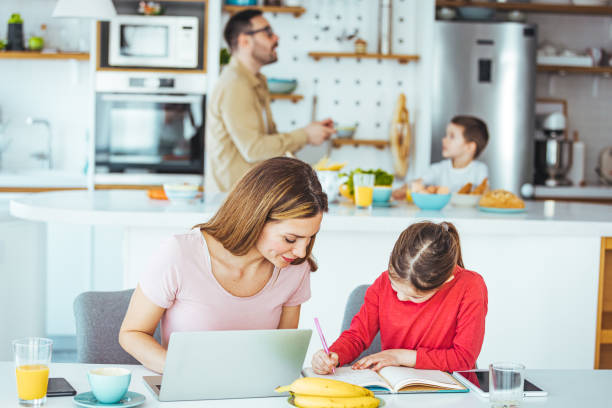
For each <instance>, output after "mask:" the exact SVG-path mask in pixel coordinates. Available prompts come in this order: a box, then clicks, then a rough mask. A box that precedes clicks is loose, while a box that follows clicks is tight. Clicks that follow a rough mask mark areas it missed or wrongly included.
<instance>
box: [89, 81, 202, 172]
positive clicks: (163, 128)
mask: <svg viewBox="0 0 612 408" xmlns="http://www.w3.org/2000/svg"><path fill="white" fill-rule="evenodd" d="M108 75H110V77H108ZM200 79H201V78H200ZM97 82H98V83H97V92H96V118H95V171H96V173H126V172H132V173H133V172H140V173H184V174H185V173H188V174H203V172H204V170H203V169H204V118H205V114H204V109H205V95H204V92H203V90H204V88H203V87H202V86H203V84H199V85H198V86H195V85H196V84H198V81H197V78H196V80H193V81H191V82H190V81H189V80H188V79H186V78H184V77H183V76H179V77H178V78H177V77H172V76H170V77H165V76H163V75H154V74H130V73H110V74H107V77H105V76H104V75H102V76H100V75H99V76H98V78H97ZM197 90H200V92H197V93H196V91H197ZM186 91H191V92H186Z"/></svg>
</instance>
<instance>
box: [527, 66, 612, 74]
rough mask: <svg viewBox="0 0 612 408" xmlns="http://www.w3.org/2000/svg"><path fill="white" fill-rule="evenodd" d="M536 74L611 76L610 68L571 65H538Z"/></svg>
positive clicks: (611, 68) (611, 70) (611, 69)
mask: <svg viewBox="0 0 612 408" xmlns="http://www.w3.org/2000/svg"><path fill="white" fill-rule="evenodd" d="M537 70H538V72H565V73H568V74H570V73H571V74H604V75H605V74H608V75H610V74H612V67H575V66H571V65H538V67H537Z"/></svg>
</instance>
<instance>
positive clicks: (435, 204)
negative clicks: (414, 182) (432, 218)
mask: <svg viewBox="0 0 612 408" xmlns="http://www.w3.org/2000/svg"><path fill="white" fill-rule="evenodd" d="M411 196H412V202H414V204H415V205H416V206H417V207H419V208H420V209H421V210H441V209H442V208H444V207H445V206H446V204H448V202H449V201H450V199H451V194H424V193H412V194H411Z"/></svg>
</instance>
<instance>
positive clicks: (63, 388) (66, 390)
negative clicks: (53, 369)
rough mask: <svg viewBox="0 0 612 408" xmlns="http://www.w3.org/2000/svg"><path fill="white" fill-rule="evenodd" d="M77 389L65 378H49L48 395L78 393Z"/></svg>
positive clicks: (59, 395)
mask: <svg viewBox="0 0 612 408" xmlns="http://www.w3.org/2000/svg"><path fill="white" fill-rule="evenodd" d="M76 393H77V392H76V390H75V389H74V388H73V387H72V385H70V383H69V382H68V381H66V379H65V378H49V383H48V385H47V397H68V396H71V395H76Z"/></svg>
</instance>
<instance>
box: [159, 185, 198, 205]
mask: <svg viewBox="0 0 612 408" xmlns="http://www.w3.org/2000/svg"><path fill="white" fill-rule="evenodd" d="M164 193H166V197H168V200H170V201H177V202H185V201H189V200H193V199H195V198H196V197H197V196H198V195H199V193H200V191H199V188H198V186H197V185H196V184H164Z"/></svg>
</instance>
